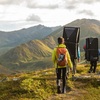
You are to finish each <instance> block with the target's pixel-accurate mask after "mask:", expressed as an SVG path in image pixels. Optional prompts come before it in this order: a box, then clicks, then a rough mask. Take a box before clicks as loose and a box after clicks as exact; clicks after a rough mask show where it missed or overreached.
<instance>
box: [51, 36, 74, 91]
mask: <svg viewBox="0 0 100 100" xmlns="http://www.w3.org/2000/svg"><path fill="white" fill-rule="evenodd" d="M52 61H53V63H54V66H55V68H56V76H57V93H66V69H67V68H68V67H70V69H71V70H72V62H71V59H70V55H69V52H68V50H67V49H66V45H65V44H64V38H63V37H59V38H58V46H57V47H55V48H54V50H53V52H52ZM61 80H62V88H61Z"/></svg>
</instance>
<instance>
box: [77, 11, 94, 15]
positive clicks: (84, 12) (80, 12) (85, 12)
mask: <svg viewBox="0 0 100 100" xmlns="http://www.w3.org/2000/svg"><path fill="white" fill-rule="evenodd" d="M78 13H79V14H85V15H88V16H94V13H93V12H92V11H90V10H82V11H79V12H78Z"/></svg>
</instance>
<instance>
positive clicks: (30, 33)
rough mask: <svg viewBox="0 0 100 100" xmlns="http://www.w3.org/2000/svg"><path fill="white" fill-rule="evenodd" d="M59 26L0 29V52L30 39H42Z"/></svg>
mask: <svg viewBox="0 0 100 100" xmlns="http://www.w3.org/2000/svg"><path fill="white" fill-rule="evenodd" d="M60 27H61V26H57V27H46V26H44V25H37V26H34V27H30V28H26V29H21V30H17V31H11V32H3V31H0V54H2V53H5V52H6V51H7V50H9V49H11V48H13V47H16V46H17V45H20V44H22V43H25V42H28V41H30V40H33V39H42V38H44V37H45V36H48V35H49V34H50V33H52V32H53V31H55V30H57V29H58V28H60Z"/></svg>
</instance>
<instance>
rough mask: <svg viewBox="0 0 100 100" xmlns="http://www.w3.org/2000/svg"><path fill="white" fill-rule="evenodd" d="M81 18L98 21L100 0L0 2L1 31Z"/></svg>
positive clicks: (16, 0)
mask: <svg viewBox="0 0 100 100" xmlns="http://www.w3.org/2000/svg"><path fill="white" fill-rule="evenodd" d="M82 18H89V19H96V20H100V0H0V30H2V31H12V30H19V29H21V28H27V27H31V26H34V25H38V24H42V25H45V26H58V25H65V24H67V23H69V22H72V21H74V20H76V19H82Z"/></svg>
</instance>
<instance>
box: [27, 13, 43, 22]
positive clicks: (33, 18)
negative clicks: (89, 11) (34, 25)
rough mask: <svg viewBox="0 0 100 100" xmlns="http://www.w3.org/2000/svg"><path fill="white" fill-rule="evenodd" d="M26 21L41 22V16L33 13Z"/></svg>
mask: <svg viewBox="0 0 100 100" xmlns="http://www.w3.org/2000/svg"><path fill="white" fill-rule="evenodd" d="M26 21H34V22H41V18H40V17H39V16H37V15H34V14H32V15H30V16H28V18H27V19H26Z"/></svg>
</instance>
